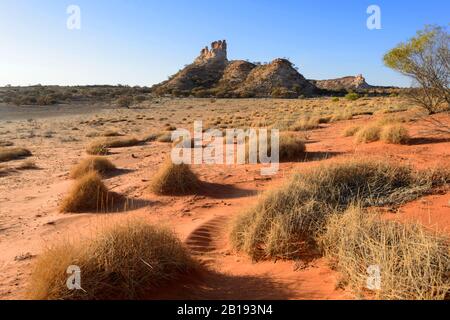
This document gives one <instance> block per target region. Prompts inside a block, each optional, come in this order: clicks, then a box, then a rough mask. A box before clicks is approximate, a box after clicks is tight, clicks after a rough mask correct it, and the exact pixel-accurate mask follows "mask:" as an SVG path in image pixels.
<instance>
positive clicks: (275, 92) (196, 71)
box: [152, 40, 316, 97]
mask: <svg viewBox="0 0 450 320" xmlns="http://www.w3.org/2000/svg"><path fill="white" fill-rule="evenodd" d="M315 89H316V88H315V86H314V85H313V84H312V83H310V82H309V81H307V80H306V79H305V78H304V77H303V76H302V75H301V74H300V73H299V72H298V71H297V70H296V69H295V68H294V67H293V65H292V63H291V62H289V61H288V60H286V59H275V60H274V61H272V62H271V63H269V64H264V65H256V64H253V63H250V62H247V61H243V60H235V61H228V58H227V42H226V41H225V40H220V41H215V42H213V43H212V44H211V48H208V47H205V48H204V49H202V50H201V52H200V55H199V56H198V57H197V58H196V59H195V60H194V62H193V63H192V64H190V65H188V66H186V67H185V68H184V69H182V70H180V71H179V72H178V73H177V74H175V75H174V76H172V77H170V78H169V80H167V81H165V82H163V83H160V84H158V85H155V86H154V87H153V88H152V90H153V92H154V93H155V94H157V95H162V94H172V95H176V96H178V95H180V96H188V95H195V96H218V97H272V96H276V97H298V96H300V95H310V94H312V93H313V92H314V91H315Z"/></svg>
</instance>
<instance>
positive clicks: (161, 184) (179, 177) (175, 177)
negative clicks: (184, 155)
mask: <svg viewBox="0 0 450 320" xmlns="http://www.w3.org/2000/svg"><path fill="white" fill-rule="evenodd" d="M199 188H200V180H199V179H198V178H197V176H196V175H195V174H194V173H193V172H192V170H191V169H190V167H189V165H187V164H174V163H172V162H171V161H167V162H166V163H165V164H164V165H163V167H162V168H161V169H160V170H159V171H158V172H157V174H156V176H155V177H154V178H153V181H152V182H151V184H150V190H151V191H152V192H154V193H156V194H162V195H185V194H193V193H196V192H197V191H198V190H199Z"/></svg>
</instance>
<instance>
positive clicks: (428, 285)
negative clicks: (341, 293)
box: [320, 206, 450, 300]
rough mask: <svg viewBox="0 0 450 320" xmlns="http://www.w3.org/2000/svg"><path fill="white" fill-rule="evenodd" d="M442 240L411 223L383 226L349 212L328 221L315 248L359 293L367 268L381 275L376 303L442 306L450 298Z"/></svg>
mask: <svg viewBox="0 0 450 320" xmlns="http://www.w3.org/2000/svg"><path fill="white" fill-rule="evenodd" d="M448 241H449V239H448V237H446V236H445V235H442V234H437V233H436V232H434V231H431V230H427V229H425V228H424V227H423V226H420V225H418V224H412V223H399V222H395V221H386V220H383V219H382V217H381V216H380V215H377V214H374V213H370V212H367V211H365V210H364V209H362V208H360V207H358V206H352V207H350V208H349V209H347V211H345V212H344V213H343V214H339V213H338V214H333V215H331V216H330V217H329V218H328V220H327V223H326V227H325V232H324V233H323V234H322V235H321V240H320V242H321V247H322V248H323V250H324V252H325V254H326V256H327V257H328V258H329V259H330V261H331V263H332V264H333V266H334V267H335V268H337V269H338V270H339V271H340V272H342V273H343V275H344V276H345V279H344V281H345V282H346V283H348V284H349V285H350V286H351V287H352V288H353V289H354V290H356V291H359V292H360V294H361V290H362V289H361V288H364V286H365V284H366V282H367V268H368V266H371V265H373V263H376V265H377V266H378V267H379V268H380V270H382V274H383V277H382V281H383V283H382V285H381V287H380V290H379V291H377V292H376V293H375V294H376V298H378V299H394V300H397V299H407V300H411V299H415V300H434V299H438V300H443V299H446V298H448V294H449V292H450V279H449V277H448V273H449V268H450V251H449V247H448Z"/></svg>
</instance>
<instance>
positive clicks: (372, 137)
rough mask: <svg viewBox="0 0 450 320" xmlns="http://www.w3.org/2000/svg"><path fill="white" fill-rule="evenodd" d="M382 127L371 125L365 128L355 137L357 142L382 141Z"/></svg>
mask: <svg viewBox="0 0 450 320" xmlns="http://www.w3.org/2000/svg"><path fill="white" fill-rule="evenodd" d="M380 135H381V127H380V126H378V125H370V126H367V127H363V128H361V129H360V130H358V132H357V133H356V135H355V139H356V142H359V143H368V142H375V141H378V140H380Z"/></svg>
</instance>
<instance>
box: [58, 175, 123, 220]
mask: <svg viewBox="0 0 450 320" xmlns="http://www.w3.org/2000/svg"><path fill="white" fill-rule="evenodd" d="M115 198H117V195H115V194H113V193H110V192H108V189H107V188H106V186H105V185H104V184H103V182H102V180H101V178H100V176H99V175H98V174H97V173H96V172H94V171H91V172H88V173H87V174H85V175H84V176H82V177H81V178H80V179H78V180H76V181H75V182H74V185H73V186H72V188H71V190H70V191H69V193H68V195H67V196H66V197H65V198H64V200H63V202H62V203H61V206H60V211H61V212H72V213H78V212H90V211H94V212H105V211H107V210H108V208H111V207H112V206H113V204H114V199H115Z"/></svg>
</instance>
